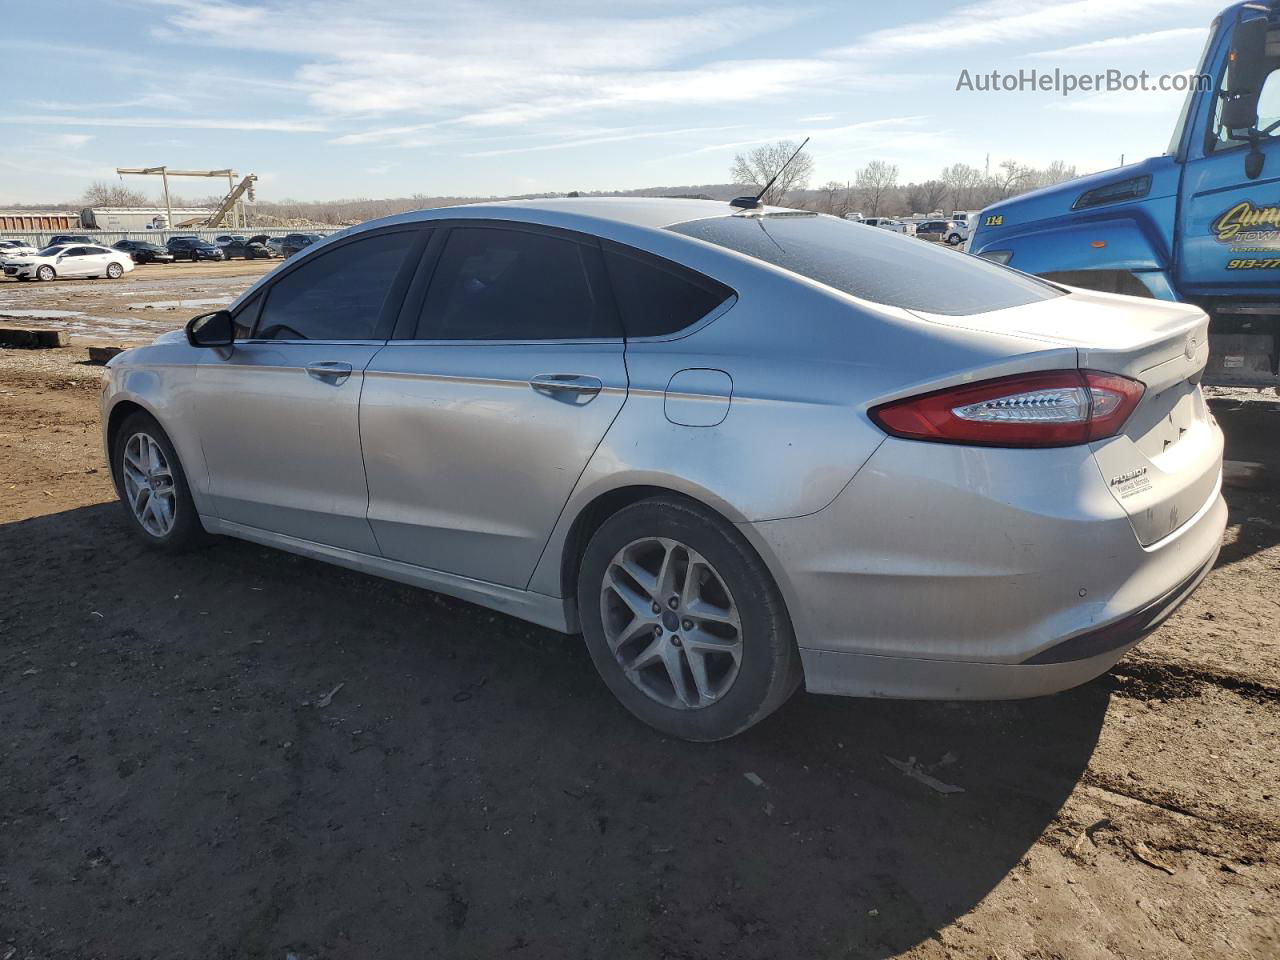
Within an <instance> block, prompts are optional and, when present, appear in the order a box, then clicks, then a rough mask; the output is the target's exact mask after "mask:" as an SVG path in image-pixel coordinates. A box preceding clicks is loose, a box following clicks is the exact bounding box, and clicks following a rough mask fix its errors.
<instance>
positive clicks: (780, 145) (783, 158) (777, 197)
mask: <svg viewBox="0 0 1280 960" xmlns="http://www.w3.org/2000/svg"><path fill="white" fill-rule="evenodd" d="M798 146H799V144H798V143H796V142H795V141H793V140H779V141H778V142H777V143H771V144H766V145H765V146H763V147H756V148H755V149H754V150H748V151H747V152H746V153H740V154H738V155H737V156H736V157H734V158H733V167H732V168H731V169H730V171H729V176H730V177H732V178H733V182H734V183H744V184H753V185H754V186H756V187H757V188H763V187H764V185H765V184H766V183H768V182H769V181H770V180H772V179H773V177H774V176H775V175H778V171H780V170H781V171H782V173H781V174H780V175H778V179H777V180H775V181H774V183H773V186H771V187H769V189H768V190H766V191H765V192H764V194H763V195H762V196H761V197H760V200H761V202H763V203H767V204H779V203H782V201H783V200H784V199H786V196H787V194H788V193H790V192H791V191H792V190H803V189H804V188H805V187H806V186H808V184H809V177H810V176H811V175H812V174H813V157H811V156H809V155H808V154H807V153H801V154H799V155H798V156H797V157H796V158H795V159H794V160H792V161H791V163H790V164H789V165H788V166H787V168H786V169H785V170H783V169H782V165H783V164H785V163H786V162H787V160H788V159H789V158H790V157H791V155H792V154H793V153H795V152H796V147H798Z"/></svg>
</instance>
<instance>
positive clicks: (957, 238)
mask: <svg viewBox="0 0 1280 960" xmlns="http://www.w3.org/2000/svg"><path fill="white" fill-rule="evenodd" d="M959 242H960V234H958V233H953V234H951V236H949V237H947V243H948V244H949V245H950V246H953V247H954V246H956V244H958V243H959Z"/></svg>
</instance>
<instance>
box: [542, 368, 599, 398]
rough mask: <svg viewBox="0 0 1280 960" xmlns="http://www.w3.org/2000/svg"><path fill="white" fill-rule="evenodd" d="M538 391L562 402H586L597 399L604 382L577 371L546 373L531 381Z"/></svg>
mask: <svg viewBox="0 0 1280 960" xmlns="http://www.w3.org/2000/svg"><path fill="white" fill-rule="evenodd" d="M529 386H531V387H533V389H534V391H535V392H536V393H540V394H542V395H543V396H544V397H550V398H551V399H553V400H559V401H561V402H562V403H572V404H578V405H581V404H584V403H590V402H591V401H592V400H593V399H595V396H596V394H598V393H599V392H600V390H601V388H602V387H604V383H603V382H602V381H601V380H600V379H599V378H598V377H584V376H580V375H578V374H576V373H544V374H541V375H539V376H536V377H534V378H533V379H532V380H530V381H529Z"/></svg>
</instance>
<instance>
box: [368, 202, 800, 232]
mask: <svg viewBox="0 0 1280 960" xmlns="http://www.w3.org/2000/svg"><path fill="white" fill-rule="evenodd" d="M737 212H738V211H737V210H735V208H733V207H731V206H729V204H728V202H727V201H722V200H686V199H682V198H679V197H546V198H542V199H534V200H498V201H489V202H484V203H465V204H458V205H455V206H449V207H433V208H432V209H430V210H414V211H411V212H409V213H402V214H398V215H396V216H392V217H385V218H383V219H381V220H372V221H367V222H366V223H362V224H360V226H359V227H356V228H354V230H355V231H359V230H363V229H366V228H369V227H373V226H386V225H388V224H393V223H417V222H421V221H428V220H442V219H484V218H486V217H488V218H492V219H495V220H516V221H527V222H533V223H542V224H547V225H551V226H560V227H564V228H566V229H577V230H580V231H582V232H585V233H590V232H593V228H598V227H599V226H600V225H601V223H610V224H619V225H625V226H632V227H640V228H647V229H650V230H656V229H661V228H663V227H670V226H672V225H674V224H677V223H687V222H688V221H690V220H706V219H710V218H713V217H727V216H730V215H732V214H734V213H737ZM752 212H753V213H784V212H789V211H787V210H786V209H785V208H782V207H765V206H761V207H758V208H757V209H756V210H754V211H752ZM343 233H345V231H343Z"/></svg>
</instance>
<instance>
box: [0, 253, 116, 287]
mask: <svg viewBox="0 0 1280 960" xmlns="http://www.w3.org/2000/svg"><path fill="white" fill-rule="evenodd" d="M132 269H133V260H132V259H131V258H130V257H129V255H128V254H127V253H123V252H121V251H119V250H112V249H110V248H108V247H99V246H96V245H93V244H83V245H82V244H76V245H71V246H59V247H46V248H45V249H43V250H41V251H40V252H39V253H37V254H36V255H35V256H33V257H11V258H8V259H6V260H5V261H4V275H5V276H6V277H14V278H16V279H18V280H56V279H58V278H60V277H61V278H64V279H65V278H69V277H107V278H109V279H111V280H118V279H119V278H120V277H122V276H123V275H124V274H126V273H128V272H129V271H130V270H132Z"/></svg>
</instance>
